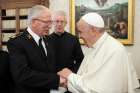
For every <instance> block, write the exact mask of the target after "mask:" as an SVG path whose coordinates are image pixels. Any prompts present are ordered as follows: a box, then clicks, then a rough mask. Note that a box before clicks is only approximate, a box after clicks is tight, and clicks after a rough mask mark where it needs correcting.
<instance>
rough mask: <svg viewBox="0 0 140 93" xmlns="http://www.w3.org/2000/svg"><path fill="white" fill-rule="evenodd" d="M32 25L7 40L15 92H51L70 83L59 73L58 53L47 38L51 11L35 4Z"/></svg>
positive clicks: (31, 18)
mask: <svg viewBox="0 0 140 93" xmlns="http://www.w3.org/2000/svg"><path fill="white" fill-rule="evenodd" d="M28 25H29V26H28V28H27V30H26V31H24V32H23V33H21V34H19V35H17V36H15V37H14V38H11V39H10V40H9V41H8V43H7V46H8V50H9V55H10V70H11V73H12V77H13V79H14V83H15V93H50V90H51V89H57V88H58V87H59V85H61V84H63V83H65V82H66V80H65V79H63V78H62V77H60V76H59V75H57V73H56V67H55V64H56V63H55V61H54V59H55V55H54V52H53V49H52V46H51V44H49V43H48V41H47V38H46V35H48V33H49V29H50V28H51V25H52V18H51V12H50V10H49V9H48V8H46V7H45V6H42V5H36V6H33V7H32V8H31V9H30V11H29V14H28Z"/></svg>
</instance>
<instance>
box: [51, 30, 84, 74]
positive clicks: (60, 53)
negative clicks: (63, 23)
mask: <svg viewBox="0 0 140 93" xmlns="http://www.w3.org/2000/svg"><path fill="white" fill-rule="evenodd" d="M49 39H50V41H51V43H53V45H54V50H55V54H56V66H57V70H58V71H60V70H61V69H63V68H66V67H67V68H69V69H70V70H72V71H73V72H77V70H78V68H79V66H80V64H81V62H82V60H83V57H84V55H83V52H82V49H81V46H80V43H79V40H78V38H77V37H76V36H73V35H72V34H70V33H68V32H64V33H61V34H56V33H52V34H51V35H50V36H49Z"/></svg>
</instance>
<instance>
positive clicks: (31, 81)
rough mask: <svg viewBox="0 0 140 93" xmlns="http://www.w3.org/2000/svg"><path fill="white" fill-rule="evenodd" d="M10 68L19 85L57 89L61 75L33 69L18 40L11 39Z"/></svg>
mask: <svg viewBox="0 0 140 93" xmlns="http://www.w3.org/2000/svg"><path fill="white" fill-rule="evenodd" d="M7 46H8V51H9V53H10V70H11V73H12V77H13V79H14V81H15V83H17V84H18V85H21V86H24V87H31V88H41V89H42V88H43V89H57V88H58V86H59V76H58V75H57V74H56V73H45V72H41V71H39V70H33V69H32V68H31V67H30V66H29V63H28V59H27V55H26V54H25V51H24V48H23V47H22V45H21V44H20V43H18V42H13V41H9V42H8V44H7Z"/></svg>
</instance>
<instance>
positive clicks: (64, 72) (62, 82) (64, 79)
mask: <svg viewBox="0 0 140 93" xmlns="http://www.w3.org/2000/svg"><path fill="white" fill-rule="evenodd" d="M71 73H72V71H71V70H69V69H68V68H64V69H62V70H61V71H59V72H57V74H58V75H59V76H60V87H65V88H66V87H67V78H68V76H69V75H70V74H71Z"/></svg>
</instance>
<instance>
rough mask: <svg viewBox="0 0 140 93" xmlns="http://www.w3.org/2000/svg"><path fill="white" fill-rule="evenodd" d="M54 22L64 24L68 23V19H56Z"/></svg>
mask: <svg viewBox="0 0 140 93" xmlns="http://www.w3.org/2000/svg"><path fill="white" fill-rule="evenodd" d="M53 22H54V23H61V24H64V23H66V21H62V20H61V21H60V20H56V21H53Z"/></svg>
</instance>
